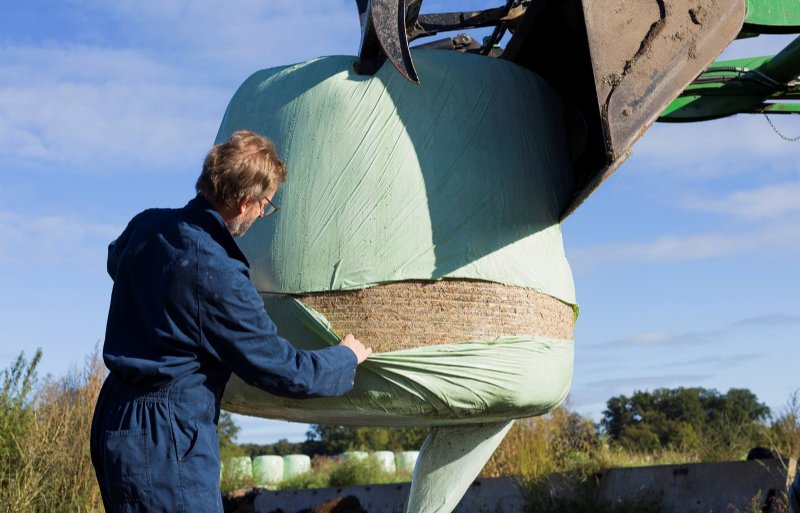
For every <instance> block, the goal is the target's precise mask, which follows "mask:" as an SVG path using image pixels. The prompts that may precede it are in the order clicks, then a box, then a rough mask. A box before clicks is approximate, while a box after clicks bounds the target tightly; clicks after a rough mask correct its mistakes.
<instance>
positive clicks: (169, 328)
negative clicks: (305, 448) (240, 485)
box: [91, 195, 357, 513]
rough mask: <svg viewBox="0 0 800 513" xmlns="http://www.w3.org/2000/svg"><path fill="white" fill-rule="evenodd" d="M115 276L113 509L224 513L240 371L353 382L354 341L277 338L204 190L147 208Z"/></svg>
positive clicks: (107, 346) (104, 484)
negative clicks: (226, 400) (224, 466)
mask: <svg viewBox="0 0 800 513" xmlns="http://www.w3.org/2000/svg"><path fill="white" fill-rule="evenodd" d="M108 273H109V274H110V275H111V278H112V279H113V280H114V288H113V292H112V294H111V305H110V309H109V313H108V324H107V327H106V336H105V343H104V346H103V359H104V361H105V363H106V366H107V367H108V369H109V370H110V375H109V377H108V378H107V379H106V382H105V383H104V384H103V388H102V390H101V392H100V396H99V397H98V400H97V407H96V409H95V414H94V420H93V422H92V433H91V455H92V463H93V464H94V467H95V471H96V473H97V480H98V482H99V484H100V490H101V493H102V496H103V502H104V504H105V507H106V511H108V512H109V513H110V512H114V513H117V512H125V513H132V512H148V513H161V512H163V513H167V512H169V513H204V512H214V513H221V512H222V503H221V498H220V492H219V475H220V473H219V472H220V465H219V445H218V441H217V432H216V424H217V421H218V418H219V404H220V397H221V395H222V392H223V390H224V388H225V384H226V383H227V381H228V378H229V377H230V375H231V372H235V373H236V374H237V375H239V376H240V377H241V378H242V379H243V380H244V381H246V382H247V383H249V384H250V385H253V386H256V387H259V388H261V389H263V390H266V391H267V392H270V393H272V394H276V395H280V396H286V397H293V398H300V397H315V396H337V395H342V394H344V393H346V392H348V391H349V390H350V389H351V388H352V386H353V379H354V377H355V369H356V364H357V362H356V356H355V354H354V353H353V351H351V350H350V349H349V348H347V347H344V346H334V347H330V348H327V349H323V350H319V351H303V350H298V349H295V348H294V347H293V346H292V345H291V344H290V343H289V342H288V341H286V340H285V339H283V338H281V337H279V336H278V335H277V333H276V328H275V324H273V322H272V321H271V320H270V318H269V317H268V316H267V314H266V312H265V311H264V304H263V301H262V299H261V297H260V296H259V295H258V292H257V291H256V289H255V287H254V286H253V284H252V282H251V281H250V276H249V267H248V263H247V259H246V258H245V257H244V255H243V254H242V252H241V251H240V250H239V247H238V246H237V245H236V242H235V241H234V239H233V237H232V236H231V234H230V232H229V231H228V229H227V228H226V226H225V224H224V223H223V220H222V217H221V216H220V215H219V213H218V212H217V211H216V210H215V209H214V208H213V207H212V206H211V204H210V203H209V202H208V201H206V200H205V199H204V198H203V197H202V196H200V195H198V196H197V197H196V198H195V199H193V200H191V201H190V202H189V203H188V204H187V205H186V206H185V207H184V208H182V209H153V210H146V211H144V212H142V213H141V214H139V215H137V216H136V217H134V218H133V220H131V222H130V224H129V225H128V227H127V228H126V229H125V231H124V232H123V233H122V235H120V237H119V238H118V239H117V240H116V241H114V242H112V243H111V245H110V246H109V250H108Z"/></svg>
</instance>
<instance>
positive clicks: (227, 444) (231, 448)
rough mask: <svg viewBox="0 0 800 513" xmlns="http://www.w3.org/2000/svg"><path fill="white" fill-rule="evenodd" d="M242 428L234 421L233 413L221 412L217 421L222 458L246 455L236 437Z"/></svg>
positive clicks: (223, 459) (220, 455)
mask: <svg viewBox="0 0 800 513" xmlns="http://www.w3.org/2000/svg"><path fill="white" fill-rule="evenodd" d="M240 430H241V428H240V427H239V426H237V425H236V422H234V421H233V415H231V414H230V413H229V412H227V411H222V412H220V414H219V421H218V422H217V438H218V439H219V457H220V460H222V461H225V460H226V459H228V458H235V457H237V456H245V455H246V452H245V450H244V449H243V448H242V447H240V446H239V445H236V437H237V435H238V434H239V431H240ZM223 479H224V476H223Z"/></svg>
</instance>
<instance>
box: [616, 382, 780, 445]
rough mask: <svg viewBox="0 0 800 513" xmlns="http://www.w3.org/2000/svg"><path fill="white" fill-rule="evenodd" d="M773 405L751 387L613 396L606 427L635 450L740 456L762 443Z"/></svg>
mask: <svg viewBox="0 0 800 513" xmlns="http://www.w3.org/2000/svg"><path fill="white" fill-rule="evenodd" d="M769 413H770V411H769V408H768V407H767V406H766V405H764V404H763V403H760V402H759V401H758V398H757V397H756V396H755V394H753V393H752V392H751V391H749V390H747V389H735V388H732V389H730V390H729V391H728V392H727V393H726V394H720V393H719V392H718V391H716V390H713V389H712V390H708V389H705V388H675V389H668V388H660V389H656V390H654V391H652V392H647V391H644V392H641V391H637V392H634V394H633V395H632V396H631V397H627V396H624V395H621V396H617V397H612V398H611V399H609V400H608V402H607V403H606V410H605V411H604V412H603V419H602V421H601V425H602V427H603V428H604V430H605V432H606V433H607V434H608V435H609V436H610V437H611V439H612V440H614V441H616V442H617V443H619V444H620V445H621V446H622V447H625V448H627V449H629V450H633V451H649V452H653V451H657V450H659V449H671V450H683V451H688V452H699V453H700V454H701V457H702V458H703V459H705V460H720V459H736V458H739V457H741V456H742V455H743V454H744V453H746V452H747V450H748V449H749V447H752V446H753V445H757V444H758V441H759V439H760V432H761V429H762V427H763V425H764V423H765V421H766V419H767V418H768V417H769Z"/></svg>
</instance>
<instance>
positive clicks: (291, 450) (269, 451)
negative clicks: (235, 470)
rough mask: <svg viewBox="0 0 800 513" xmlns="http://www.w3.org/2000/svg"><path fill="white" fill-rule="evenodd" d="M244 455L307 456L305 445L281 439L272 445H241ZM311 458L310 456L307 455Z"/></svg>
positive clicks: (252, 456)
mask: <svg viewBox="0 0 800 513" xmlns="http://www.w3.org/2000/svg"><path fill="white" fill-rule="evenodd" d="M239 447H241V448H242V450H243V451H244V453H245V454H246V455H248V456H250V457H251V458H255V457H256V456H286V455H287V454H308V453H307V452H306V446H305V443H303V442H301V443H294V442H290V441H288V440H287V439H285V438H281V439H280V440H278V441H277V442H275V443H273V444H252V443H251V444H241V445H239ZM308 455H309V456H311V454H308Z"/></svg>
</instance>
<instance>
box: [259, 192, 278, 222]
mask: <svg viewBox="0 0 800 513" xmlns="http://www.w3.org/2000/svg"><path fill="white" fill-rule="evenodd" d="M264 199H265V200H267V202H266V203H265V204H264V206H263V207H261V216H262V217H266V216H271V215H272V214H274V213H275V212H277V211H278V205H276V204H275V203H273V202H272V201H270V199H269V198H267V197H266V196H264Z"/></svg>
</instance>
